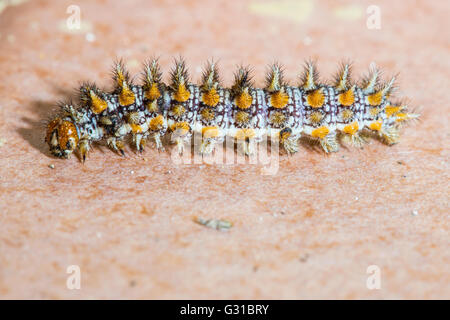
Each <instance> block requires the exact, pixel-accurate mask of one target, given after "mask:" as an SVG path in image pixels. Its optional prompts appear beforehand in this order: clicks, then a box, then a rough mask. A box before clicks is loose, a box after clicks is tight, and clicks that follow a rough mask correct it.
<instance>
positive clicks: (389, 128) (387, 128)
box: [369, 121, 400, 146]
mask: <svg viewBox="0 0 450 320" xmlns="http://www.w3.org/2000/svg"><path fill="white" fill-rule="evenodd" d="M369 129H370V130H372V131H373V132H377V133H378V136H379V137H380V138H381V139H382V140H383V142H384V143H386V144H387V145H390V146H391V145H394V144H396V143H397V142H398V141H399V138H400V135H399V129H398V126H397V125H395V124H385V123H383V122H382V121H375V122H372V123H371V124H370V125H369Z"/></svg>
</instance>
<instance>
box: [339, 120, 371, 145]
mask: <svg viewBox="0 0 450 320" xmlns="http://www.w3.org/2000/svg"><path fill="white" fill-rule="evenodd" d="M359 129H360V125H359V123H358V122H357V121H354V122H352V123H350V124H348V125H346V126H345V127H344V128H343V129H342V130H341V132H342V140H343V141H345V142H346V143H348V144H350V145H352V146H354V147H357V148H361V147H362V146H363V145H365V144H366V143H367V140H366V139H365V138H364V137H363V136H362V135H361V134H360V133H361V132H360V131H359Z"/></svg>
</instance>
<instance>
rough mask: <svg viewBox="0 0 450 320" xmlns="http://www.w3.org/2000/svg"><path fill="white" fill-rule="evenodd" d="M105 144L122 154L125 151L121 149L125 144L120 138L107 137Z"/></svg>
mask: <svg viewBox="0 0 450 320" xmlns="http://www.w3.org/2000/svg"><path fill="white" fill-rule="evenodd" d="M107 144H108V146H109V147H110V148H111V149H112V150H114V151H115V152H117V153H119V154H121V155H122V156H125V151H123V148H124V147H125V144H124V143H123V141H122V138H116V137H109V138H108V140H107Z"/></svg>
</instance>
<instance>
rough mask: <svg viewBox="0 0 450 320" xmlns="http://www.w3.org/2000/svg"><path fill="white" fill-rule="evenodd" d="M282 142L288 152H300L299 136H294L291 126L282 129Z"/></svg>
mask: <svg viewBox="0 0 450 320" xmlns="http://www.w3.org/2000/svg"><path fill="white" fill-rule="evenodd" d="M280 143H281V145H282V146H283V148H284V150H286V152H287V153H288V154H293V153H296V152H298V136H293V135H292V130H291V129H290V128H285V129H283V130H281V131H280Z"/></svg>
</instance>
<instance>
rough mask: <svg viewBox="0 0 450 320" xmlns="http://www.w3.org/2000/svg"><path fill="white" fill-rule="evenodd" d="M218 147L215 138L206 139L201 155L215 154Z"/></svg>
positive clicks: (201, 148) (202, 145) (201, 147)
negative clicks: (214, 151)
mask: <svg viewBox="0 0 450 320" xmlns="http://www.w3.org/2000/svg"><path fill="white" fill-rule="evenodd" d="M215 145H216V140H215V139H214V138H204V139H203V141H202V144H201V145H200V150H199V152H200V154H202V155H209V154H211V153H212V152H213V150H214V147H215Z"/></svg>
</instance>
